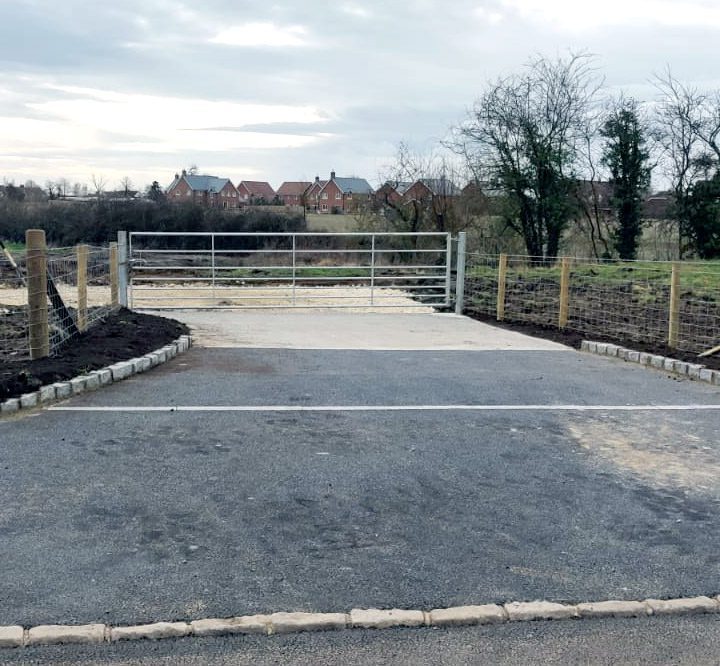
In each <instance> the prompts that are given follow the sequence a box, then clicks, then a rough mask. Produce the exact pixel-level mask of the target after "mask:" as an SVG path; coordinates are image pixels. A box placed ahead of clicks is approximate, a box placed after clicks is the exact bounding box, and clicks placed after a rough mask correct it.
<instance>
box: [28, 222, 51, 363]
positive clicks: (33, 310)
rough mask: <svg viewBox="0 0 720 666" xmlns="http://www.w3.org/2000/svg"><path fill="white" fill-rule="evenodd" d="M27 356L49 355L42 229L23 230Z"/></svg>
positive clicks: (45, 248) (45, 259)
mask: <svg viewBox="0 0 720 666" xmlns="http://www.w3.org/2000/svg"><path fill="white" fill-rule="evenodd" d="M25 246H26V248H27V249H26V255H25V257H26V259H25V261H26V263H27V297H28V317H29V328H30V331H29V337H30V358H31V359H32V360H34V359H36V358H44V357H45V356H49V355H50V330H49V326H48V296H47V247H46V246H45V232H44V231H43V230H42V229H28V230H27V231H26V232H25Z"/></svg>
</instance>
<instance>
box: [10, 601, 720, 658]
mask: <svg viewBox="0 0 720 666" xmlns="http://www.w3.org/2000/svg"><path fill="white" fill-rule="evenodd" d="M718 612H720V595H718V596H715V597H706V596H700V597H689V598H682V599H645V600H644V601H623V600H605V601H590V602H584V603H578V604H564V603H555V602H551V601H524V602H511V603H506V604H504V605H502V606H501V605H498V604H484V605H480V606H456V607H454V608H435V609H433V610H430V611H424V610H408V609H400V608H393V609H385V610H382V609H378V608H368V609H360V608H354V609H353V610H351V611H350V612H349V613H299V612H295V613H272V614H270V615H245V616H241V617H231V618H207V619H203V620H192V621H190V622H155V623H152V624H140V625H136V626H123V627H121V626H118V627H114V626H110V625H105V624H85V625H60V624H52V625H40V626H37V627H31V628H27V629H26V628H25V627H22V626H20V625H13V626H7V627H2V626H0V648H21V647H27V646H37V645H57V644H61V643H62V644H70V643H94V644H100V643H104V644H107V643H113V642H116V641H136V640H143V639H145V640H147V639H150V640H158V639H163V638H183V637H186V636H193V637H203V636H226V635H230V634H263V635H265V636H272V635H274V634H287V633H298V632H301V631H338V630H345V629H354V630H358V629H366V630H367V629H371V630H372V629H376V630H378V629H389V628H393V627H446V626H463V625H464V626H468V625H480V624H483V625H484V624H501V623H505V622H531V621H539V620H553V621H563V620H576V621H582V620H588V619H592V618H603V617H615V618H637V617H647V616H653V615H661V616H668V615H700V614H705V613H718Z"/></svg>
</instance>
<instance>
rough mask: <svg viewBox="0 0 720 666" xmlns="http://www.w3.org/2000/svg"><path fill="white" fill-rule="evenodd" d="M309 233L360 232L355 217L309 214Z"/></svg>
mask: <svg viewBox="0 0 720 666" xmlns="http://www.w3.org/2000/svg"><path fill="white" fill-rule="evenodd" d="M306 220H307V229H308V231H336V232H343V231H344V232H352V231H357V230H358V221H357V219H356V218H355V216H353V215H327V214H326V215H322V214H320V213H308V214H307V218H306Z"/></svg>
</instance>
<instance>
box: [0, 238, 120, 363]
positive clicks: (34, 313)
mask: <svg viewBox="0 0 720 666" xmlns="http://www.w3.org/2000/svg"><path fill="white" fill-rule="evenodd" d="M13 264H15V265H13ZM118 273H119V271H118V252H117V244H116V243H111V244H110V246H109V247H101V246H91V245H78V246H75V247H66V248H49V249H48V248H47V246H46V244H45V234H44V232H42V231H40V230H28V232H27V234H26V251H25V253H24V256H22V257H20V258H19V259H18V260H17V262H15V261H14V260H13V259H12V257H9V256H7V255H3V256H2V259H0V359H5V360H25V359H27V358H31V359H35V358H42V357H44V356H48V355H52V354H54V353H55V352H56V351H57V350H58V348H59V347H60V346H61V345H63V344H64V343H65V342H66V341H68V340H69V339H71V338H72V337H74V336H76V335H78V334H80V333H81V332H83V331H85V330H87V329H88V328H90V327H91V326H93V325H94V324H95V323H97V322H98V321H100V320H102V319H103V318H104V317H106V316H107V315H108V314H109V313H110V312H111V311H112V310H114V309H115V308H117V307H118V305H119V298H118Z"/></svg>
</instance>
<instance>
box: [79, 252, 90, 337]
mask: <svg viewBox="0 0 720 666" xmlns="http://www.w3.org/2000/svg"><path fill="white" fill-rule="evenodd" d="M76 252H77V299H78V306H77V327H78V331H80V332H82V331H84V330H85V329H86V328H87V266H88V254H89V252H90V248H89V247H88V246H87V245H78V246H77V248H76Z"/></svg>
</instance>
